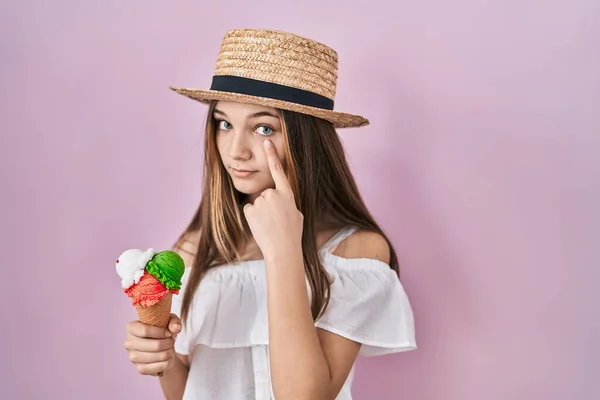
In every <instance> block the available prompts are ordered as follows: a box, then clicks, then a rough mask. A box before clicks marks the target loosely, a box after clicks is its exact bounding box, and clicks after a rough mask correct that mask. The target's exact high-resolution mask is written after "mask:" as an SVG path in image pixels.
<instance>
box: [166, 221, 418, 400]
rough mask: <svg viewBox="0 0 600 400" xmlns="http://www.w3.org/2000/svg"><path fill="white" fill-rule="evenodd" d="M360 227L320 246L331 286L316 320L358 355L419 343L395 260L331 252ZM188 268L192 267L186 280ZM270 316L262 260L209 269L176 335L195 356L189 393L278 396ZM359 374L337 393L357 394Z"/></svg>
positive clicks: (258, 399) (255, 399) (233, 398)
mask: <svg viewBox="0 0 600 400" xmlns="http://www.w3.org/2000/svg"><path fill="white" fill-rule="evenodd" d="M354 231H355V229H354V228H346V229H343V230H341V231H340V232H338V234H336V235H335V236H334V237H333V238H331V239H330V240H329V242H328V243H327V244H326V245H325V246H324V247H323V248H322V249H321V252H322V255H323V263H324V266H325V269H326V270H327V272H328V273H329V275H330V277H331V280H332V286H331V295H330V301H329V305H328V307H327V309H326V311H325V313H324V314H323V316H322V317H321V318H320V319H319V320H318V321H317V322H316V323H315V326H316V327H318V328H322V329H325V330H328V331H330V332H333V333H335V334H338V335H340V336H343V337H346V338H348V339H351V340H354V341H356V342H359V343H361V349H360V352H359V356H378V355H383V354H390V353H396V352H403V351H408V350H414V349H416V347H417V346H416V340H415V326H414V319H413V312H412V308H411V305H410V303H409V299H408V297H407V295H406V293H405V291H404V288H403V286H402V284H401V282H400V280H399V279H398V276H397V275H396V273H395V272H394V271H393V270H392V269H391V268H390V267H389V265H387V264H385V263H383V262H381V261H378V260H375V259H366V258H351V259H349V258H342V257H338V256H336V255H334V254H332V252H331V249H333V248H335V247H336V246H337V245H338V244H339V243H340V242H342V241H343V240H344V239H345V238H346V237H348V236H349V235H351V234H352V233H353V232H354ZM189 272H190V270H189V268H186V271H185V274H184V277H183V285H184V286H185V284H186V283H187V278H188V276H189ZM182 289H183V288H182ZM181 293H183V290H182V292H181ZM309 294H310V291H309ZM182 297H183V296H181V295H179V296H173V307H172V312H173V313H175V314H177V315H180V311H181V300H182ZM267 317H268V316H267V281H266V270H265V264H264V261H263V260H251V261H244V262H241V263H238V264H235V265H225V266H219V267H216V268H213V269H210V270H209V271H208V272H207V274H206V275H205V277H204V278H203V280H202V281H201V283H200V287H199V288H198V290H197V292H196V295H195V297H194V299H193V302H192V305H191V309H190V318H189V320H188V323H187V324H186V323H185V322H184V326H183V330H182V332H181V333H180V334H179V335H178V336H177V339H176V342H175V350H176V351H177V352H178V353H180V354H184V355H189V358H190V371H189V375H188V380H187V384H186V388H185V394H184V396H183V399H184V400H192V399H193V400H205V399H223V400H250V399H252V400H266V399H274V398H275V397H274V395H273V391H272V387H271V377H270V369H269V329H268V323H267V321H268V320H267ZM353 378H354V367H353V368H352V370H351V372H350V375H349V376H348V379H347V380H346V382H345V384H344V386H343V387H342V389H341V391H340V393H339V395H338V397H337V399H338V400H350V399H352V395H351V392H350V389H351V384H352V380H353Z"/></svg>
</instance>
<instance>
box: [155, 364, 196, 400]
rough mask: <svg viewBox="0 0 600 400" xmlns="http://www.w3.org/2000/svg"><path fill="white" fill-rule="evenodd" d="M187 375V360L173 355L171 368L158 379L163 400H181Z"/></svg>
mask: <svg viewBox="0 0 600 400" xmlns="http://www.w3.org/2000/svg"><path fill="white" fill-rule="evenodd" d="M188 373H189V360H188V357H187V356H184V355H181V354H177V353H175V357H174V359H173V364H172V365H171V368H169V369H168V370H166V371H165V372H163V374H162V375H161V376H160V377H159V378H158V379H159V381H160V386H161V388H162V391H163V394H164V395H165V399H167V400H181V399H182V398H183V392H184V391H185V384H186V382H187V377H188Z"/></svg>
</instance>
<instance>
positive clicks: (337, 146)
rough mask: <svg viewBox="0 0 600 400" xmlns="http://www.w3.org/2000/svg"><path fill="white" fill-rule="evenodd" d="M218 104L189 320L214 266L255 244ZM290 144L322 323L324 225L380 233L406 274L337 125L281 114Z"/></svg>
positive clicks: (314, 305)
mask: <svg viewBox="0 0 600 400" xmlns="http://www.w3.org/2000/svg"><path fill="white" fill-rule="evenodd" d="M214 108H215V103H212V104H211V106H210V108H209V111H208V117H207V118H208V119H207V123H206V134H205V157H204V162H205V166H204V178H203V181H204V189H203V194H202V200H201V202H200V206H199V207H198V210H197V211H196V213H195V215H194V216H193V218H192V220H191V222H190V224H189V225H188V227H187V229H186V230H185V232H184V233H183V234H182V237H183V236H184V235H185V234H186V233H192V232H193V233H199V242H198V248H197V251H196V256H195V261H194V264H193V266H192V270H191V273H190V276H189V278H188V279H189V280H188V283H187V286H186V289H185V291H184V293H183V303H182V310H181V318H182V320H183V321H185V320H186V319H187V317H188V315H189V313H190V307H191V304H192V299H193V297H194V294H195V292H196V290H197V288H198V286H199V285H200V281H201V280H202V277H203V276H204V274H205V273H206V272H207V271H208V270H209V269H210V268H218V266H219V265H221V264H224V263H233V262H236V261H239V260H240V249H241V248H243V245H245V244H246V243H247V241H248V239H249V238H248V236H247V233H246V232H247V231H248V230H247V224H246V221H245V218H244V214H243V212H242V206H243V201H244V197H245V195H243V194H242V193H240V192H238V191H237V190H236V189H235V188H234V186H233V182H232V181H231V177H230V176H229V174H228V173H227V171H226V170H225V167H224V166H223V163H222V161H221V159H220V155H219V152H218V149H217V144H216V122H215V120H214V117H213V111H214ZM278 113H279V116H280V119H281V123H282V130H283V134H284V144H285V149H286V150H285V165H286V173H287V176H288V179H289V181H290V184H291V186H292V189H293V190H294V193H295V197H296V204H297V206H298V209H299V210H300V212H302V214H303V215H304V227H303V234H302V252H303V256H304V265H305V267H304V268H305V272H306V276H307V278H308V281H309V284H310V289H311V294H312V300H311V312H312V315H313V318H314V319H315V320H317V319H318V318H319V317H320V316H321V315H322V313H323V312H324V311H325V309H326V308H327V305H328V303H329V286H330V281H329V277H328V275H327V273H326V271H325V269H324V267H323V264H322V260H321V258H320V255H319V249H318V248H317V233H318V232H317V229H319V227H318V226H317V221H321V222H322V221H327V224H328V227H330V228H332V229H333V228H336V229H341V228H344V227H348V226H354V227H357V228H359V229H363V230H367V231H371V232H377V233H379V234H381V235H383V237H385V239H386V240H387V241H388V244H389V246H390V267H391V268H392V269H393V270H394V271H396V273H398V272H399V271H398V260H397V257H396V253H395V251H394V248H393V246H392V244H391V243H390V241H389V239H388V238H387V237H386V235H385V234H384V233H383V231H382V230H381V228H380V227H379V226H378V225H377V223H376V222H375V220H374V219H373V217H372V216H371V214H370V212H369V210H368V209H367V207H366V206H365V203H364V201H363V199H362V197H361V195H360V193H359V191H358V188H357V186H356V183H355V181H354V177H353V176H352V173H351V172H350V168H349V167H348V163H347V161H346V156H345V153H344V149H343V146H342V143H341V142H340V139H339V137H338V134H337V132H336V130H335V128H334V126H333V124H332V123H331V122H328V121H325V120H322V119H319V118H315V117H312V116H309V115H305V114H300V113H296V112H292V111H285V110H278Z"/></svg>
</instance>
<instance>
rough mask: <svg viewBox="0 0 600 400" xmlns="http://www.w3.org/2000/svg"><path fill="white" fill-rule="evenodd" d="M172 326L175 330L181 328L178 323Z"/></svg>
mask: <svg viewBox="0 0 600 400" xmlns="http://www.w3.org/2000/svg"><path fill="white" fill-rule="evenodd" d="M173 328H175V330H176V331H180V330H181V325H179V324H177V325H174V326H173Z"/></svg>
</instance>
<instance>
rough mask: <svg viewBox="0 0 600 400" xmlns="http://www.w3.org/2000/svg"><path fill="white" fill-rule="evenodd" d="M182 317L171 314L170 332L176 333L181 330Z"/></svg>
mask: <svg viewBox="0 0 600 400" xmlns="http://www.w3.org/2000/svg"><path fill="white" fill-rule="evenodd" d="M181 327H182V324H181V319H179V317H178V316H177V315H175V314H171V319H170V320H169V332H171V333H172V334H174V335H176V334H178V333H179V332H181Z"/></svg>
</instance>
